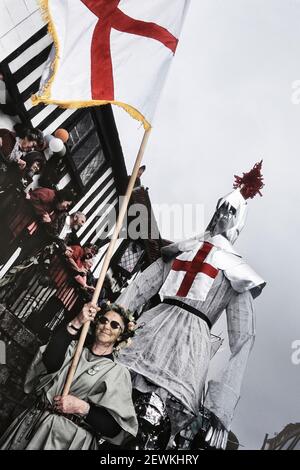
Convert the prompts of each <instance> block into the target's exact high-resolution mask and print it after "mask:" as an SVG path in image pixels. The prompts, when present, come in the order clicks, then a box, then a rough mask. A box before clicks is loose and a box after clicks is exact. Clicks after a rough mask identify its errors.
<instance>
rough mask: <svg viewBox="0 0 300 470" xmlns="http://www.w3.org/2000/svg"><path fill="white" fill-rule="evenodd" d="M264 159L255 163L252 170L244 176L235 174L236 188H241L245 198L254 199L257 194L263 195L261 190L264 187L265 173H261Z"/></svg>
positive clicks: (234, 185)
mask: <svg viewBox="0 0 300 470" xmlns="http://www.w3.org/2000/svg"><path fill="white" fill-rule="evenodd" d="M262 162H263V161H262V160H261V161H260V162H258V163H255V165H254V167H253V168H252V170H250V171H249V172H248V173H243V176H237V175H234V178H235V182H234V184H233V187H234V189H237V188H241V189H240V192H241V194H242V196H243V197H244V199H252V198H254V196H256V194H259V195H260V196H262V194H261V192H260V190H261V189H262V188H263V187H264V183H263V179H264V178H263V175H262V174H261V167H262Z"/></svg>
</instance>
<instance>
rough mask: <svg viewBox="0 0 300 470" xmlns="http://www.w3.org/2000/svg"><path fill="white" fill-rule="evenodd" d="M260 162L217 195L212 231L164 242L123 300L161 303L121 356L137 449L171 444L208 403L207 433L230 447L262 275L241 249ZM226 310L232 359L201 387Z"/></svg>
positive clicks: (213, 443)
mask: <svg viewBox="0 0 300 470" xmlns="http://www.w3.org/2000/svg"><path fill="white" fill-rule="evenodd" d="M261 165H262V162H260V163H257V164H256V165H255V166H254V168H253V169H252V170H251V171H250V172H248V173H244V174H243V176H242V177H238V176H235V183H234V190H233V191H232V192H230V193H229V194H228V195H227V196H225V197H223V198H221V199H220V200H219V201H218V204H217V207H216V211H215V213H214V215H213V218H212V220H211V222H210V223H209V225H208V227H207V230H206V232H205V233H204V234H203V235H201V236H197V237H195V238H193V239H189V240H186V241H183V242H179V243H174V244H171V245H169V246H167V247H165V248H163V249H162V257H161V258H159V259H158V260H157V261H155V262H154V263H153V264H152V265H150V266H149V267H148V268H147V269H146V270H145V271H143V272H142V273H140V274H139V275H138V276H137V278H136V279H135V280H134V281H133V282H132V283H131V284H130V285H129V287H128V288H127V289H126V290H125V291H124V292H123V293H122V294H121V295H120V297H119V298H118V303H119V304H120V305H123V306H124V307H126V308H130V309H131V310H137V309H139V308H141V306H142V305H144V304H146V302H148V301H149V299H151V298H152V297H153V296H154V295H155V294H157V293H159V295H160V298H161V303H159V304H158V305H156V306H155V307H154V308H151V309H150V310H148V311H145V312H144V313H143V314H142V315H141V317H140V318H139V320H138V324H139V325H142V326H143V328H140V329H139V334H138V336H137V338H136V341H135V343H134V344H133V345H132V347H131V348H127V350H125V351H124V352H121V354H120V356H119V361H120V362H121V363H122V364H124V365H126V366H127V367H128V368H129V369H130V371H131V373H132V378H133V387H134V389H135V401H136V410H137V412H138V414H139V415H140V420H139V443H138V444H137V447H136V448H148V449H151V448H152V449H162V448H165V447H170V445H171V443H172V442H173V438H174V436H175V435H176V434H177V433H178V432H179V431H180V430H181V429H183V428H184V427H185V426H187V424H188V423H190V422H191V421H193V420H194V419H195V417H197V416H198V415H199V409H200V408H201V406H203V405H204V409H205V416H206V421H207V423H208V424H207V428H206V429H207V432H206V435H205V440H206V443H207V445H208V446H209V447H210V448H223V449H225V448H226V442H227V438H228V432H229V430H230V427H231V421H232V419H233V415H234V410H235V407H236V405H237V402H238V400H239V397H240V390H241V385H242V380H243V376H244V373H245V368H246V365H247V361H248V357H249V354H250V351H251V348H252V346H253V342H254V336H255V326H254V313H253V299H254V298H255V297H257V296H258V295H259V294H260V292H261V290H262V288H263V287H264V285H265V282H264V280H263V279H262V278H261V277H260V276H258V275H257V274H256V272H255V271H254V270H253V269H252V268H251V267H250V266H249V265H248V264H247V263H246V262H245V260H244V259H243V258H242V257H241V256H240V255H239V254H238V253H237V251H235V249H234V248H233V244H234V243H235V241H236V239H237V238H238V236H239V234H240V232H241V230H242V228H243V227H244V224H245V220H246V213H247V200H248V199H250V198H253V197H254V196H255V195H256V194H257V193H259V194H260V189H261V188H262V187H263V182H262V181H263V177H262V175H261ZM224 311H225V312H226V316H227V325H228V337H229V346H230V353H231V355H230V358H229V360H228V363H227V364H226V366H224V368H223V370H222V374H221V376H220V377H219V378H218V379H217V380H211V381H209V383H208V386H207V393H206V394H205V398H204V402H203V394H204V389H205V383H206V378H207V373H208V369H209V365H210V358H211V333H210V330H211V328H212V326H213V325H214V324H215V323H216V322H217V320H218V319H219V317H220V316H221V314H222V313H223V312H224Z"/></svg>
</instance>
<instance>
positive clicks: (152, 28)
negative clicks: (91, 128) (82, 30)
mask: <svg viewBox="0 0 300 470" xmlns="http://www.w3.org/2000/svg"><path fill="white" fill-rule="evenodd" d="M81 1H82V3H84V4H85V5H86V7H87V8H88V9H89V10H91V12H93V13H94V15H96V16H97V17H98V18H99V21H98V23H97V25H96V28H95V30H94V33H93V39H92V50H91V62H92V72H91V76H92V84H91V85H92V99H93V100H109V101H113V100H114V79H113V68H112V59H111V50H110V34H111V30H112V29H116V30H117V31H121V32H123V33H129V34H136V35H138V36H144V37H147V38H151V39H155V40H157V41H159V42H161V43H162V44H163V45H164V46H166V47H167V48H168V49H170V50H171V51H172V52H173V53H175V51H176V47H177V44H178V39H177V38H175V36H173V34H171V33H170V32H169V31H168V30H167V29H165V28H163V27H162V26H159V25H157V24H156V23H149V22H146V21H140V20H136V19H134V18H131V17H130V16H128V15H126V14H125V13H123V12H122V11H121V10H120V9H119V8H118V6H119V3H120V1H121V0H81ZM79 21H80V19H79Z"/></svg>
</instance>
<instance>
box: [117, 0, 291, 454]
mask: <svg viewBox="0 0 300 470" xmlns="http://www.w3.org/2000/svg"><path fill="white" fill-rule="evenodd" d="M299 21H300V1H298V0H226V1H224V0H192V1H191V7H190V9H189V12H188V15H187V18H186V22H185V25H184V30H183V33H182V35H181V41H180V43H179V47H178V50H177V54H176V56H175V60H174V62H173V64H172V68H171V71H170V74H169V77H168V80H167V83H166V86H165V89H164V91H163V93H162V97H161V101H160V103H159V107H158V109H157V114H156V119H155V121H154V123H153V125H154V128H153V131H152V135H151V140H150V143H149V145H148V148H147V151H146V155H145V159H144V163H145V164H147V171H146V173H145V174H144V175H143V183H144V184H145V185H146V186H149V188H150V197H151V199H152V202H153V203H154V204H170V205H171V204H174V203H179V204H181V205H183V204H193V205H195V206H196V205H197V204H200V205H202V206H203V207H204V221H205V223H207V222H208V221H209V220H210V217H211V215H212V212H213V210H214V207H215V204H216V201H217V199H218V198H219V197H220V196H223V195H224V194H226V193H228V192H229V191H230V190H231V188H232V182H233V175H234V174H242V172H243V171H248V170H249V169H250V168H251V167H252V165H253V164H254V163H255V162H256V161H258V160H260V159H261V158H263V159H264V176H265V184H266V186H265V188H264V190H263V193H264V196H263V197H262V198H259V197H257V198H256V199H255V200H253V201H250V203H249V215H248V220H247V224H246V226H245V228H244V231H243V232H242V234H241V236H240V238H239V239H238V241H237V242H236V246H235V247H236V249H237V250H238V251H239V252H240V253H241V254H242V255H243V256H244V257H245V259H246V260H247V262H248V263H249V264H250V265H251V266H252V267H253V268H254V269H255V270H256V271H257V272H258V273H259V274H260V275H261V276H262V277H264V278H265V279H266V281H267V283H268V284H267V287H266V288H265V290H264V292H263V294H262V295H261V297H260V298H258V299H257V300H256V301H255V311H256V317H257V337H256V343H255V345H254V349H253V352H252V355H251V358H250V361H249V364H248V369H247V372H246V375H245V379H244V384H243V390H242V396H241V400H240V402H239V404H238V408H237V410H236V414H235V418H234V421H233V426H232V429H233V431H234V432H235V433H236V434H237V436H238V438H239V440H240V442H241V444H243V445H244V446H245V447H246V448H250V449H255V448H260V447H261V445H262V442H263V439H264V436H265V433H269V434H271V435H273V434H274V432H279V431H280V430H281V429H282V428H283V427H284V426H285V425H286V424H288V423H290V422H300V404H299V382H300V365H298V366H297V365H293V364H292V361H291V354H292V349H291V344H292V342H293V341H294V340H296V339H300V318H299V316H300V312H299V302H298V296H297V293H298V290H299V281H298V279H299V273H298V269H297V264H299V241H298V240H299V233H300V230H299V229H300V224H299V177H300V172H299V170H300V164H299V153H300V152H299V150H300V104H299V105H297V104H293V103H292V92H293V90H292V86H293V83H294V82H295V81H296V80H300V28H299ZM115 116H116V119H117V124H118V128H119V132H120V138H121V142H122V145H123V150H124V154H125V158H126V161H127V163H128V170H129V172H130V169H131V166H132V162H133V160H134V157H135V155H136V153H137V149H138V147H139V143H140V140H141V137H142V134H143V129H142V128H141V127H140V125H139V123H137V122H135V121H134V120H132V119H131V118H130V117H129V116H128V115H127V114H126V113H125V112H124V111H122V110H115ZM202 229H203V227H200V228H199V231H201V230H202ZM187 235H189V234H187ZM162 236H163V237H166V238H168V237H169V236H170V235H169V233H164V232H163V231H162ZM218 330H219V331H222V325H220V326H219V325H218ZM215 361H217V359H215ZM218 361H220V359H219V360H218ZM215 367H216V365H215Z"/></svg>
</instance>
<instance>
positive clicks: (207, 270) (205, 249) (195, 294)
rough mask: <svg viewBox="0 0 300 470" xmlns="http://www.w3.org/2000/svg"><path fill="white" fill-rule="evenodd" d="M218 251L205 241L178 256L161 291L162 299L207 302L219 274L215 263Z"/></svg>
mask: <svg viewBox="0 0 300 470" xmlns="http://www.w3.org/2000/svg"><path fill="white" fill-rule="evenodd" d="M218 251H219V249H218V248H217V247H215V246H214V245H212V244H211V243H208V242H206V241H205V242H200V243H198V244H197V245H196V246H195V248H194V249H193V250H191V251H186V252H184V253H182V254H180V255H179V256H177V257H176V258H175V260H174V261H173V263H172V266H171V271H170V272H169V274H168V276H167V278H166V280H165V282H164V284H163V286H162V288H161V289H160V291H159V294H160V296H161V298H162V299H164V298H166V297H174V296H177V297H184V298H187V299H193V300H201V301H205V299H206V297H207V294H208V292H209V291H210V288H211V287H212V285H213V282H214V280H215V278H216V276H217V274H218V272H219V270H218V268H217V266H216V263H215V260H216V254H217V253H218Z"/></svg>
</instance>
